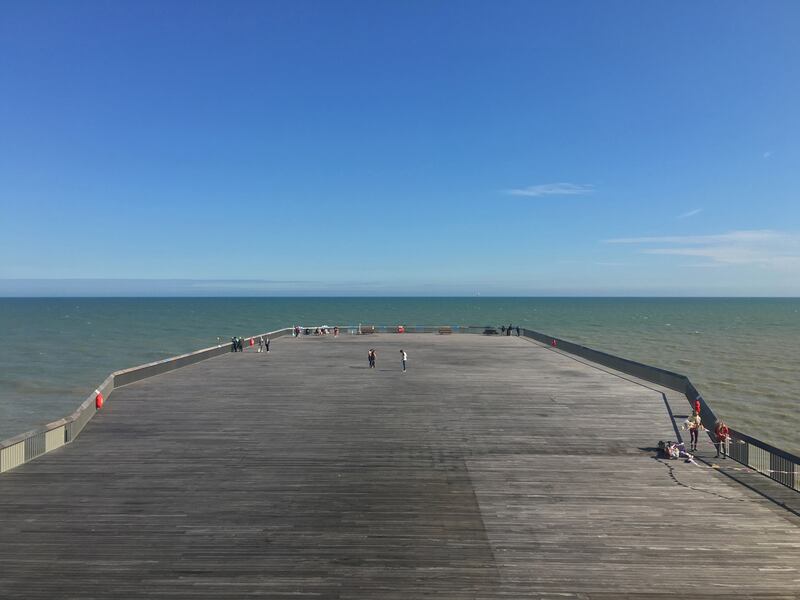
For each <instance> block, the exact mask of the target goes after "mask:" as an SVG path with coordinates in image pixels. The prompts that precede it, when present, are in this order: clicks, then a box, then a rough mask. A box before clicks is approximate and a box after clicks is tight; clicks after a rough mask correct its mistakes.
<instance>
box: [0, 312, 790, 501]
mask: <svg viewBox="0 0 800 600" xmlns="http://www.w3.org/2000/svg"><path fill="white" fill-rule="evenodd" d="M316 327H317V326H314V327H307V326H302V327H301V330H302V331H303V332H305V330H306V329H311V330H312V331H314V330H315V329H316ZM338 327H339V331H340V334H345V335H346V334H350V335H352V334H358V333H359V332H361V331H362V330H367V329H368V330H370V331H374V332H375V333H397V332H398V325H368V324H363V323H362V324H360V325H339V326H338ZM293 329H294V328H291V327H288V328H284V329H279V330H277V331H271V332H268V333H264V334H259V335H255V336H251V337H248V338H244V341H245V342H248V343H249V341H250V340H251V339H257V338H258V337H260V336H261V335H263V336H264V337H269V338H272V339H274V338H277V337H282V336H286V335H292V334H293ZM403 332H404V333H444V332H447V333H472V334H496V333H498V330H497V328H496V327H494V326H477V325H447V326H433V325H403ZM520 333H521V334H522V335H523V336H525V337H528V338H531V339H534V340H536V341H538V342H541V343H542V344H546V345H548V346H550V347H553V348H554V349H558V350H560V351H562V352H567V353H569V354H573V355H575V356H580V357H581V358H585V359H586V360H589V361H591V362H594V363H597V364H600V365H603V366H606V367H609V368H611V369H614V370H616V371H620V372H622V373H626V374H628V375H632V376H634V377H637V378H639V379H643V380H644V381H649V382H651V383H655V384H658V385H660V386H663V387H666V388H668V389H671V390H675V391H677V392H680V393H681V394H683V395H685V396H686V399H687V400H688V401H689V403H690V404H691V405H694V403H695V402H700V417H701V419H702V421H703V423H704V424H712V427H711V428H709V429H712V428H713V426H714V425H715V424H716V423H717V421H718V419H717V416H716V415H715V414H714V411H713V410H711V407H710V406H709V405H708V403H707V402H706V401H705V400H704V399H703V397H702V396H701V395H700V393H699V392H698V391H697V388H695V387H694V385H693V384H692V382H691V381H690V380H689V378H688V377H687V376H686V375H681V374H680V373H674V372H672V371H667V370H665V369H660V368H658V367H653V366H650V365H646V364H644V363H640V362H636V361H633V360H629V359H627V358H622V357H620V356H615V355H613V354H609V353H607V352H601V351H599V350H595V349H593V348H589V347H588V346H583V345H581V344H576V343H574V342H570V341H568V340H564V339H561V338H557V337H553V336H551V335H547V334H545V333H541V332H538V331H534V330H531V329H520ZM230 350H231V343H230V342H228V343H225V344H220V345H218V346H213V347H211V348H205V349H203V350H198V351H196V352H191V353H188V354H182V355H180V356H174V357H172V358H167V359H164V360H160V361H156V362H152V363H148V364H145V365H140V366H138V367H134V368H132V369H123V370H120V371H115V372H113V373H112V374H111V375H109V376H108V377H107V378H106V379H105V381H103V383H102V384H101V385H100V386H99V387H98V388H97V390H96V391H95V392H93V393H92V394H91V395H90V396H89V397H88V398H87V399H86V400H84V401H83V403H82V404H81V405H80V406H79V407H78V409H77V410H76V411H75V412H74V413H72V414H71V415H69V416H67V417H64V418H63V419H60V420H58V421H55V422H53V423H49V424H48V425H46V426H44V427H43V428H41V429H37V430H33V431H29V432H26V433H23V434H21V435H18V436H15V437H13V438H10V439H8V440H5V441H2V442H0V473H2V472H4V471H8V470H10V469H13V468H14V467H17V466H19V465H21V464H24V463H26V462H28V461H30V460H33V459H34V458H36V457H38V456H41V455H42V454H46V453H47V452H50V451H52V450H55V449H56V448H60V447H61V446H63V445H65V444H68V443H70V442H72V441H74V440H75V438H76V437H77V436H78V434H80V432H81V431H82V430H83V428H84V427H85V426H86V424H87V423H88V422H89V421H90V420H91V418H92V417H93V416H94V415H95V412H96V410H97V409H96V407H95V397H96V394H97V392H98V391H99V392H100V393H102V394H103V396H104V397H106V398H107V397H108V396H109V395H110V394H111V393H112V392H113V390H114V389H115V388H117V387H120V386H123V385H128V384H130V383H134V382H136V381H140V380H142V379H146V378H148V377H153V376H154V375H159V374H161V373H166V372H168V371H173V370H175V369H179V368H181V367H184V366H187V365H191V364H194V363H197V362H200V361H203V360H207V359H209V358H213V357H215V356H219V355H221V354H225V353H227V352H230ZM709 435H712V441H715V440H713V434H711V433H709ZM728 455H729V456H730V457H731V458H732V459H733V460H735V461H737V462H739V463H741V464H743V465H746V466H748V467H750V468H752V469H753V470H755V471H757V472H759V473H762V474H763V475H765V476H766V477H769V478H770V479H773V480H774V481H777V482H778V483H781V484H783V485H785V486H787V487H789V488H791V489H793V490H795V491H800V457H797V456H795V455H794V454H791V453H789V452H785V451H783V450H781V449H779V448H776V447H774V446H772V445H770V444H767V443H765V442H762V441H761V440H759V439H756V438H754V437H752V436H749V435H747V434H744V433H742V432H740V431H736V430H734V429H731V430H730V443H729V444H728Z"/></svg>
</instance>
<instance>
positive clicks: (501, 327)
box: [500, 325, 506, 335]
mask: <svg viewBox="0 0 800 600" xmlns="http://www.w3.org/2000/svg"><path fill="white" fill-rule="evenodd" d="M505 334H506V326H505V325H500V335H505Z"/></svg>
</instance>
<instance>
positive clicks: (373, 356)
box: [367, 348, 408, 373]
mask: <svg viewBox="0 0 800 600" xmlns="http://www.w3.org/2000/svg"><path fill="white" fill-rule="evenodd" d="M377 358H378V352H377V351H376V350H375V348H370V349H369V352H367V361H369V368H370V369H374V368H375V363H376V360H377ZM400 362H401V364H402V367H403V373H405V372H406V367H407V364H408V352H406V351H405V350H402V349H401V350H400Z"/></svg>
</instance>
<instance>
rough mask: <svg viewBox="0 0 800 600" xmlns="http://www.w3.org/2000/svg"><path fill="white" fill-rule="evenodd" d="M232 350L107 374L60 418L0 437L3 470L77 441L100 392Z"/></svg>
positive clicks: (220, 347)
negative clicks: (72, 408) (19, 432)
mask: <svg viewBox="0 0 800 600" xmlns="http://www.w3.org/2000/svg"><path fill="white" fill-rule="evenodd" d="M291 332H292V330H291V329H290V328H284V329H278V330H276V331H270V332H267V333H263V334H257V335H254V336H251V337H248V338H243V339H244V340H245V341H247V342H249V341H250V340H251V339H257V338H258V337H261V336H264V337H269V338H273V339H274V338H277V337H282V336H285V335H290V334H291ZM230 350H231V342H227V343H225V344H219V345H217V346H211V347H208V348H203V349H201V350H196V351H194V352H189V353H186V354H181V355H179V356H173V357H171V358H165V359H163V360H157V361H154V362H150V363H147V364H144V365H139V366H137V367H132V368H129V369H121V370H118V371H114V372H113V373H111V374H110V375H109V376H108V377H106V378H105V380H104V381H103V383H101V384H100V385H99V386H98V387H97V389H96V390H95V391H94V392H92V393H91V394H90V395H89V396H88V397H87V398H86V400H84V401H83V402H82V403H81V404H80V406H78V408H77V409H76V410H75V411H74V412H73V413H72V414H70V415H68V416H66V417H63V418H61V419H58V420H57V421H53V422H52V423H48V424H47V425H44V426H43V427H40V428H38V429H32V430H30V431H26V432H25V433H21V434H19V435H15V436H14V437H11V438H8V439H6V440H2V441H0V473H3V472H4V471H10V470H11V469H13V468H15V467H18V466H20V465H22V464H24V463H26V462H29V461H31V460H33V459H34V458H38V457H39V456H42V455H43V454H46V453H48V452H51V451H53V450H56V449H58V448H61V447H62V446H64V445H65V444H69V443H71V442H73V441H75V438H77V437H78V435H79V434H80V432H81V431H83V428H84V427H85V426H86V424H87V423H88V422H89V421H90V420H91V419H92V417H94V415H95V413H96V412H97V406H96V402H95V400H96V397H97V394H98V393H100V394H102V395H103V397H104V398H108V396H109V395H110V394H111V393H112V392H113V391H114V390H115V389H116V388H118V387H122V386H124V385H128V384H130V383H134V382H136V381H141V380H142V379H146V378H148V377H153V376H155V375H160V374H161V373H167V372H169V371H174V370H175V369H179V368H181V367H185V366H188V365H192V364H195V363H198V362H200V361H203V360H207V359H209V358H214V357H215V356H220V355H221V354H226V353H228V352H230Z"/></svg>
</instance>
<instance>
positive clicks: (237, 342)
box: [231, 335, 269, 352]
mask: <svg viewBox="0 0 800 600" xmlns="http://www.w3.org/2000/svg"><path fill="white" fill-rule="evenodd" d="M250 345H251V346H253V345H255V342H254V341H253V338H250ZM231 352H244V340H243V339H242V338H240V337H239V336H238V335H235V336H233V337H232V338H231ZM256 352H269V338H267V339H266V340H265V339H264V336H263V335H261V336H259V337H258V349H257V350H256Z"/></svg>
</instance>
